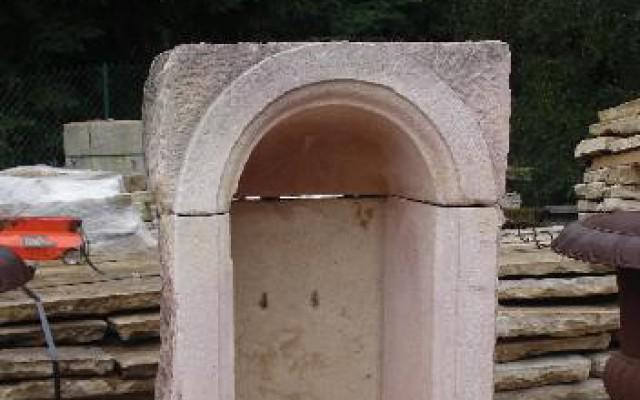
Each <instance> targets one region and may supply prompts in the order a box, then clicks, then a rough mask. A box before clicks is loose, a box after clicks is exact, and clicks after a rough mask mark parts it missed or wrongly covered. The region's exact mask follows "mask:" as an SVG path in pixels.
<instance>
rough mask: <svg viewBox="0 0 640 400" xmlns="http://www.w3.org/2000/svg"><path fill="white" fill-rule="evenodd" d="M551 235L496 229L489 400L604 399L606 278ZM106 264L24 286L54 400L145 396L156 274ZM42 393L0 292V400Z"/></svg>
mask: <svg viewBox="0 0 640 400" xmlns="http://www.w3.org/2000/svg"><path fill="white" fill-rule="evenodd" d="M556 232H557V228H548V229H545V230H543V231H541V232H537V234H536V235H534V234H533V232H531V231H522V232H520V234H517V233H516V232H515V231H505V232H503V236H502V246H501V253H500V258H499V265H500V267H499V278H500V281H499V287H498V293H497V296H498V298H499V300H500V307H499V310H498V316H497V344H496V368H495V388H496V395H495V398H494V400H549V399H553V400H605V399H607V396H606V394H605V391H604V387H603V385H602V381H601V377H602V373H603V370H604V365H605V362H606V360H607V358H608V354H609V351H611V348H612V347H613V346H614V345H612V343H613V342H615V340H614V339H613V337H614V336H615V332H616V330H617V329H618V327H619V313H618V309H617V308H616V306H615V305H613V304H614V297H615V294H616V292H617V288H616V284H615V278H614V275H613V270H612V268H610V267H606V266H602V265H593V264H586V263H582V262H578V261H573V260H570V259H567V258H564V257H561V256H559V255H557V254H554V253H553V252H551V251H550V250H549V249H548V248H547V247H544V246H546V245H548V242H549V240H550V237H551V236H552V235H553V234H555V233H556ZM538 245H539V246H543V247H542V248H539V247H538ZM111 258H113V257H108V258H105V259H102V260H99V259H97V260H96V262H97V264H98V266H99V267H100V268H101V269H103V270H104V271H106V272H107V275H106V276H105V275H101V274H98V273H95V272H93V271H92V270H90V269H89V268H87V267H86V266H61V265H51V266H45V267H43V268H42V269H41V270H40V271H39V272H38V275H37V278H36V280H34V281H33V282H32V283H31V284H30V287H31V288H32V289H33V290H34V291H36V292H37V293H38V294H39V295H40V296H41V297H42V298H43V299H44V303H45V307H46V309H47V312H48V313H49V316H50V319H51V322H52V329H53V332H54V336H55V339H56V342H57V344H58V346H59V351H60V367H61V371H62V376H63V386H62V387H63V394H64V395H65V397H64V398H65V399H67V398H68V399H91V400H97V399H112V400H151V399H153V381H154V378H155V375H156V371H157V365H158V357H159V343H158V336H159V313H158V301H159V291H160V278H159V276H158V266H157V264H156V261H155V260H150V259H148V256H145V258H137V259H130V258H127V259H124V260H115V261H114V260H112V259H111ZM116 258H117V257H116ZM52 388H53V386H52V381H51V364H50V362H49V359H48V356H47V353H46V351H45V347H44V338H43V336H42V332H41V330H40V326H39V325H38V323H37V317H36V314H35V307H34V305H33V302H32V301H31V300H30V299H29V298H28V297H27V296H26V295H25V294H24V293H22V292H20V291H14V292H9V293H5V294H1V295H0V399H15V400H20V399H30V400H31V399H32V400H44V399H51V398H52V397H51V391H52Z"/></svg>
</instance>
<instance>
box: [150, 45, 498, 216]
mask: <svg viewBox="0 0 640 400" xmlns="http://www.w3.org/2000/svg"><path fill="white" fill-rule="evenodd" d="M353 60H359V61H358V62H357V63H354V62H353ZM509 63H510V61H509V54H508V49H507V48H506V46H505V45H504V44H502V43H499V42H480V43H470V42H466V43H348V42H333V43H263V44H257V43H240V44H231V45H207V44H199V45H185V46H179V47H176V48H175V49H173V50H171V51H169V52H166V53H164V54H162V55H161V56H159V57H158V58H157V60H156V61H155V62H154V64H153V65H152V67H151V70H150V76H149V79H148V80H147V83H146V86H145V104H144V107H143V110H144V111H143V120H144V125H145V127H144V131H145V136H146V139H145V142H146V143H147V161H148V162H149V170H150V173H151V178H152V179H151V182H153V184H154V185H156V186H157V187H154V188H152V189H153V190H154V191H157V192H158V193H159V201H160V203H161V205H162V209H167V208H169V209H172V204H173V201H174V194H175V188H176V185H177V178H178V174H179V172H180V170H181V168H182V162H183V160H185V154H186V152H187V147H188V143H189V142H190V140H191V139H192V134H194V138H195V136H199V134H196V131H198V130H197V129H196V127H197V126H200V127H202V129H204V130H206V131H210V130H211V129H212V128H213V129H216V130H217V129H220V131H221V133H222V134H221V135H217V134H212V135H209V137H216V140H218V141H219V142H220V144H221V145H222V143H225V144H224V146H223V147H218V150H219V151H221V152H225V151H227V144H228V145H231V144H232V143H236V144H239V145H244V144H243V143H240V142H237V141H236V140H235V139H232V140H230V141H229V142H227V141H226V140H223V139H224V137H226V136H229V137H232V136H234V135H236V133H235V131H236V128H238V129H244V128H245V127H246V125H247V124H248V123H249V122H250V121H251V120H253V119H254V116H255V115H257V113H258V112H259V111H260V110H263V109H264V107H265V105H267V104H272V103H273V102H274V101H275V100H276V99H277V98H278V97H279V96H281V95H283V94H284V93H287V92H292V91H295V89H296V88H301V87H311V86H313V84H314V83H318V82H322V81H326V80H328V79H333V80H338V81H353V82H368V83H372V84H376V85H379V86H384V87H387V88H389V89H391V90H393V91H395V92H396V93H398V94H400V95H402V96H404V97H405V98H407V99H409V100H410V101H412V102H416V101H417V102H419V101H418V100H419V99H417V98H416V99H413V98H412V97H414V96H415V95H417V96H423V94H424V95H426V94H427V93H433V92H432V91H431V90H430V89H429V88H433V87H434V84H435V83H434V82H432V83H428V82H427V81H428V80H430V79H431V77H432V76H433V77H436V76H437V77H438V80H439V81H441V82H442V83H438V84H437V85H438V87H441V88H443V89H445V90H446V91H447V92H448V91H449V88H450V89H451V91H452V94H455V96H456V97H457V98H458V99H460V100H461V101H462V103H461V105H460V106H456V107H453V106H452V107H453V108H452V107H449V106H444V103H443V101H445V102H446V99H445V98H444V97H445V96H443V93H444V92H443V91H442V90H440V91H439V92H438V93H439V94H438V95H437V96H436V97H438V103H439V104H441V105H442V106H443V107H442V108H443V110H444V109H449V112H451V111H452V110H454V109H455V110H456V111H455V112H454V113H453V114H452V115H451V118H449V117H447V119H450V120H451V121H453V120H456V121H457V124H458V127H457V128H454V129H453V130H443V132H451V133H453V132H455V131H459V128H461V127H462V125H465V124H466V122H464V120H466V119H467V118H466V117H464V118H463V117H461V116H462V115H466V114H467V112H466V111H465V108H466V107H468V108H469V109H470V110H472V112H473V114H475V117H473V118H475V119H477V124H478V126H479V127H480V129H481V130H482V131H483V132H484V133H483V134H482V136H485V139H484V141H485V143H487V144H488V148H489V149H490V150H489V153H490V155H489V159H490V160H489V163H490V164H493V168H494V175H495V176H496V179H497V182H504V176H505V172H506V155H507V150H508V146H507V141H508V115H507V114H508V110H509V109H510V96H509V88H508V74H509V69H510V68H509ZM454 65H455V66H456V67H455V68H453V67H452V66H454ZM263 73H264V74H263ZM417 76H420V77H421V78H420V79H416V77H417ZM403 82H406V83H407V84H408V83H409V82H411V85H409V86H410V87H409V86H408V87H407V89H405V88H403V87H402V85H403ZM418 84H419V85H423V84H428V87H425V90H419V89H418V88H417V86H416V85H418ZM227 88H234V90H232V91H230V90H226V89H227ZM266 89H269V91H267V90H266ZM240 91H248V92H247V93H246V94H245V93H244V92H243V93H242V94H241V93H240ZM351 92H352V93H355V92H354V91H353V90H352V91H351ZM404 92H407V93H404ZM256 94H258V95H259V96H257V95H256ZM236 95H237V97H236ZM429 96H431V95H429ZM447 97H448V96H447ZM423 99H424V100H427V97H424V98H423ZM210 104H215V105H218V106H220V107H227V106H226V105H225V104H229V106H230V107H235V108H236V109H235V110H232V109H228V110H227V111H226V112H223V113H217V112H212V111H211V109H209V111H211V116H213V115H214V114H215V115H219V116H221V117H222V116H224V117H223V119H224V121H222V120H221V121H220V122H221V123H213V122H212V121H210V123H205V122H204V120H205V119H207V118H208V117H207V116H206V115H205V111H206V110H207V108H208V107H209V105H210ZM416 104H417V103H416ZM292 106H294V103H292V102H289V103H288V107H292ZM423 112H425V114H426V115H429V118H432V122H435V124H436V125H438V124H440V121H436V120H435V119H433V118H436V117H435V115H437V114H440V112H435V113H434V112H433V111H423ZM442 115H443V116H444V114H442ZM442 122H445V121H444V119H442ZM222 123H224V124H222ZM227 124H228V127H226V125H227ZM234 127H235V128H234ZM446 135H447V133H445V136H446ZM455 136H456V137H457V138H460V134H459V133H456V134H455ZM455 141H456V142H458V139H456V140H455ZM468 143H470V142H468ZM455 146H457V144H456V145H454V147H455ZM474 146H475V145H474ZM479 147H482V146H479ZM191 148H192V149H194V151H193V153H194V156H195V154H196V153H200V152H201V151H202V155H203V156H204V153H206V152H208V150H205V149H204V147H203V146H201V145H196V146H191ZM223 149H224V150H223ZM451 149H453V148H451ZM473 152H474V153H475V160H474V161H473V160H471V159H469V163H470V164H469V167H464V166H463V164H462V163H461V164H460V168H461V169H460V171H462V170H463V169H466V168H470V167H471V165H473V166H474V169H476V171H475V172H473V173H474V174H476V173H479V172H481V171H483V169H484V168H478V167H477V166H478V155H479V154H481V153H484V152H485V151H484V150H483V151H481V152H479V151H478V149H475V150H473ZM463 153H464V151H463V152H460V151H457V150H451V154H452V155H453V157H456V158H459V157H460V156H462V155H463ZM198 157H199V156H198ZM206 158H207V159H208V160H209V161H208V162H207V163H206V164H207V165H205V164H200V165H199V166H198V169H200V170H202V168H204V169H205V170H207V171H208V172H209V173H208V174H202V175H203V176H202V177H201V178H202V179H205V178H206V179H208V180H211V182H213V181H215V182H220V180H219V179H218V178H217V177H216V174H217V173H218V167H221V166H222V165H221V163H223V162H224V161H223V160H225V159H226V157H211V154H208V155H207V156H206ZM481 158H483V159H484V158H486V157H485V156H484V155H483V156H482V157H481ZM194 160H195V159H194ZM482 162H483V163H484V161H482ZM218 164H220V165H218ZM190 168H191V167H188V168H187V169H190ZM267 172H268V171H265V173H267ZM343 173H344V171H343ZM483 173H484V172H483ZM186 175H190V172H186ZM489 180H493V179H489ZM471 181H472V180H469V182H468V183H469V184H472V182H471ZM185 183H188V182H187V181H185ZM473 184H475V183H473ZM477 184H478V185H482V186H483V187H477V188H476V189H474V190H481V191H482V192H486V193H485V194H483V195H482V196H480V197H487V196H486V195H488V197H490V202H491V203H494V202H495V201H496V199H497V197H498V196H500V195H501V194H502V193H503V191H504V187H503V185H502V183H500V184H499V186H498V187H497V189H496V188H494V187H491V188H489V187H488V186H487V180H481V181H480V182H477ZM216 185H218V183H215V184H213V183H212V184H209V185H198V187H201V188H204V187H207V186H208V187H210V189H211V190H213V189H214V188H215V186H216ZM216 189H217V188H216ZM487 189H490V190H489V191H487ZM339 192H342V191H338V192H330V193H339ZM489 192H493V193H489ZM194 194H195V192H192V193H191V197H192V201H193V200H195V198H198V196H194ZM232 194H233V193H230V194H229V195H232ZM442 195H444V193H443V191H442V190H440V194H439V196H442ZM472 196H473V197H477V196H476V195H472ZM421 197H422V196H418V197H417V198H421ZM414 198H415V196H414ZM441 200H444V199H441ZM451 200H453V199H451ZM478 200H480V201H478ZM486 200H489V199H487V198H485V199H480V198H477V199H476V201H475V203H474V204H479V203H480V204H482V203H484V202H485V201H486ZM448 201H449V200H447V201H445V202H448ZM456 201H462V202H468V201H466V200H462V199H458V200H456ZM439 202H443V201H439ZM203 205H204V203H203ZM193 206H195V204H194V205H193ZM207 206H208V207H213V208H214V209H215V211H224V210H226V209H228V205H223V204H219V205H214V204H212V203H211V202H207ZM196 208H200V205H198V207H196ZM187 209H193V207H192V206H189V207H186V208H185V209H183V210H180V212H181V213H184V212H187Z"/></svg>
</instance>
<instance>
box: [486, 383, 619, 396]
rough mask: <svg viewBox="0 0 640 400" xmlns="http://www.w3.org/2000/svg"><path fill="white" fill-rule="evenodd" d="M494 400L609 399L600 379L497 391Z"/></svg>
mask: <svg viewBox="0 0 640 400" xmlns="http://www.w3.org/2000/svg"><path fill="white" fill-rule="evenodd" d="M493 399H494V400H609V396H608V395H607V391H606V389H605V388H604V384H603V383H602V380H600V379H589V380H586V381H584V382H580V383H574V384H565V385H549V386H542V387H537V388H531V389H521V390H510V391H506V392H499V393H496V395H495V396H494V398H493Z"/></svg>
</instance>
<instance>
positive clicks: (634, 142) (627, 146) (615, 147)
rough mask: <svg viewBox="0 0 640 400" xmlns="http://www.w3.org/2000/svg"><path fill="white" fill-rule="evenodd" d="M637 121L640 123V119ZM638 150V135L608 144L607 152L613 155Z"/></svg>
mask: <svg viewBox="0 0 640 400" xmlns="http://www.w3.org/2000/svg"><path fill="white" fill-rule="evenodd" d="M638 121H640V117H638ZM638 133H640V132H638ZM638 148H640V135H634V136H629V137H626V138H620V139H616V140H614V141H612V142H611V143H610V144H609V150H610V151H611V152H612V153H614V154H617V153H623V152H627V151H632V150H637V149H638Z"/></svg>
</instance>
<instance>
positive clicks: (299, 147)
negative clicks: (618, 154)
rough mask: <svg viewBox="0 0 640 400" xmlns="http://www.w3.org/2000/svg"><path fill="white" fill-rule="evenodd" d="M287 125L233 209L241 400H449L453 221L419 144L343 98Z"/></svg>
mask: <svg viewBox="0 0 640 400" xmlns="http://www.w3.org/2000/svg"><path fill="white" fill-rule="evenodd" d="M273 121H275V122H273V123H271V124H266V126H264V125H263V126H261V127H260V128H257V129H258V130H260V129H263V131H262V132H259V133H258V135H257V136H258V137H259V138H260V140H259V141H258V142H257V144H256V145H255V146H254V147H253V149H252V151H251V153H250V155H249V156H248V158H247V161H246V163H245V164H244V169H243V170H242V173H241V175H240V179H239V183H238V190H237V193H236V196H235V201H233V202H232V203H231V208H230V226H231V259H232V263H233V286H234V312H233V315H234V317H233V319H234V326H235V334H234V355H235V361H234V372H235V398H236V399H237V400H258V399H260V400H263V399H264V400H280V399H313V400H365V399H366V400H375V399H378V400H391V399H399V398H405V399H425V400H426V399H429V398H435V397H432V396H433V395H434V394H435V393H438V391H437V390H435V389H434V387H433V385H432V379H433V377H434V369H435V368H438V366H437V365H434V359H438V350H437V349H434V345H437V341H436V340H435V339H436V337H437V334H436V333H435V332H434V329H435V328H436V326H437V325H438V323H439V321H438V319H439V317H438V311H437V310H436V309H435V307H437V305H436V303H435V302H434V301H433V298H434V296H435V292H434V289H435V288H434V285H435V284H436V283H437V281H438V278H437V277H436V276H435V275H434V274H435V272H436V271H437V268H435V266H434V265H433V263H434V261H435V260H437V259H438V257H437V254H436V253H437V252H438V251H440V250H439V244H438V243H440V244H442V243H443V242H442V240H443V239H445V240H446V238H445V237H443V238H439V239H438V240H434V238H435V236H436V235H438V233H437V232H438V231H439V230H441V229H443V227H444V226H443V225H444V224H446V223H447V222H443V221H444V220H446V219H447V217H446V216H444V215H443V213H442V212H441V211H440V208H439V207H438V206H434V205H431V204H428V203H427V202H425V201H423V200H422V199H421V197H423V196H426V194H429V193H433V192H434V191H437V190H438V188H434V187H433V185H434V180H433V178H432V174H433V173H434V171H433V170H430V169H429V165H428V163H427V162H426V160H425V158H424V154H423V153H422V152H421V151H420V149H419V147H418V146H417V145H416V143H415V142H414V139H413V137H414V136H415V135H416V132H408V131H406V130H405V128H406V126H405V127H403V126H402V123H398V122H396V121H393V120H392V119H391V118H389V117H387V116H385V115H384V114H383V113H382V112H376V110H375V109H371V108H367V107H365V106H363V105H361V104H354V103H353V102H345V101H342V100H341V99H340V98H334V99H333V101H323V102H320V103H319V104H318V103H316V104H310V105H309V104H302V105H301V106H300V107H298V110H297V111H295V112H290V113H287V114H286V115H284V116H275V115H274V118H273ZM423 126H426V125H423ZM422 134H429V133H428V132H422ZM430 134H431V135H435V136H437V135H438V133H437V132H436V131H435V130H433V131H432V132H431V133H430ZM440 156H441V157H442V156H446V154H445V155H443V154H441V155H440ZM440 167H441V168H444V167H445V166H443V165H441V166H440ZM436 173H437V171H436ZM445 229H446V228H445ZM440 267H441V268H442V267H444V268H446V265H441V266H440ZM443 287H444V286H443ZM440 323H441V326H443V327H446V321H444V320H442V321H440ZM445 329H446V328H445ZM439 367H440V368H443V369H446V367H444V366H439Z"/></svg>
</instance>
